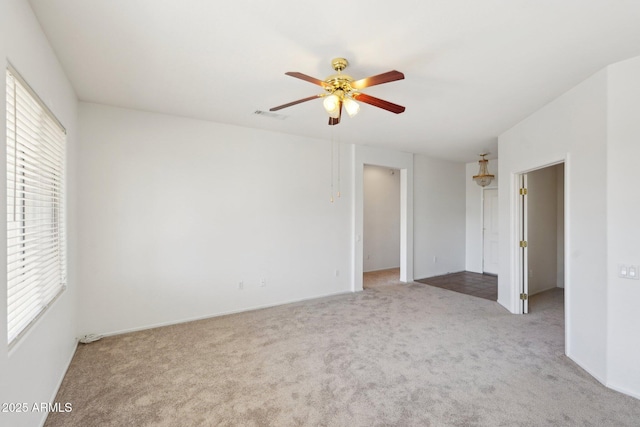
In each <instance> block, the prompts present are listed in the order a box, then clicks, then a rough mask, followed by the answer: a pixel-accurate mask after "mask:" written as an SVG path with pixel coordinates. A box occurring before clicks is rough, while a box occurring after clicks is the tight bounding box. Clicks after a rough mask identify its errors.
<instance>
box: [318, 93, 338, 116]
mask: <svg viewBox="0 0 640 427" xmlns="http://www.w3.org/2000/svg"><path fill="white" fill-rule="evenodd" d="M340 95H342V92H341V91H339V90H337V91H335V92H334V93H332V94H331V95H329V96H326V97H325V98H324V101H323V102H322V105H323V106H324V109H325V110H326V111H327V114H329V116H330V117H333V118H334V119H337V118H338V116H340V101H341V98H342V97H341V96H340Z"/></svg>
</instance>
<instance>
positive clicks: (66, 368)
mask: <svg viewBox="0 0 640 427" xmlns="http://www.w3.org/2000/svg"><path fill="white" fill-rule="evenodd" d="M76 351H78V340H77V339H76V345H75V346H74V347H73V351H72V352H71V356H69V360H68V361H67V364H66V366H65V368H64V370H63V371H62V374H61V375H60V378H59V379H58V383H57V385H56V386H55V387H54V389H53V394H52V395H51V398H50V399H49V402H50V403H55V401H56V396H57V395H58V391H60V387H61V386H62V381H64V377H66V376H67V371H68V370H69V367H70V366H71V362H72V361H73V358H74V357H75V355H76ZM43 415H44V418H43V419H42V421H41V422H40V427H43V426H44V425H45V423H46V422H47V417H48V416H49V413H48V412H45V413H44V414H43Z"/></svg>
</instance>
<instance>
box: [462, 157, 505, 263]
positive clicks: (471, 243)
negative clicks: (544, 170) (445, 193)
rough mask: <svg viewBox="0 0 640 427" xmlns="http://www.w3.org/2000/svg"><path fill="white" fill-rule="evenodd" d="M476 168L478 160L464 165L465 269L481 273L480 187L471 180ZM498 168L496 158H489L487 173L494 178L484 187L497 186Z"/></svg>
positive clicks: (476, 172) (476, 171) (476, 170)
mask: <svg viewBox="0 0 640 427" xmlns="http://www.w3.org/2000/svg"><path fill="white" fill-rule="evenodd" d="M478 169H479V165H478V162H472V163H467V164H466V165H465V173H466V177H465V189H466V201H465V203H466V210H465V215H466V233H465V270H467V271H472V272H475V273H482V271H483V265H482V252H483V246H482V244H483V242H482V234H483V233H482V227H483V224H482V187H480V186H479V185H478V184H476V182H475V181H474V180H473V176H474V175H477V174H478ZM498 169H499V162H498V159H493V160H489V173H490V174H492V175H495V179H494V180H493V181H491V184H489V185H488V186H487V187H486V188H498V182H499V175H498Z"/></svg>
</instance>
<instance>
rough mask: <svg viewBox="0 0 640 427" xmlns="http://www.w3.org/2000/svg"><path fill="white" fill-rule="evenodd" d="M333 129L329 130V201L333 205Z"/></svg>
mask: <svg viewBox="0 0 640 427" xmlns="http://www.w3.org/2000/svg"><path fill="white" fill-rule="evenodd" d="M333 158H334V156H333V127H332V128H331V198H330V199H329V200H330V201H331V203H333Z"/></svg>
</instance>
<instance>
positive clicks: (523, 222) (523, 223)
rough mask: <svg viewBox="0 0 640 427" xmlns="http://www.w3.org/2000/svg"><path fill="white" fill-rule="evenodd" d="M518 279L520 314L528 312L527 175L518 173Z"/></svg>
mask: <svg viewBox="0 0 640 427" xmlns="http://www.w3.org/2000/svg"><path fill="white" fill-rule="evenodd" d="M518 194H519V195H520V267H521V270H520V280H521V282H522V287H521V288H520V289H521V292H520V301H521V302H522V314H527V313H529V275H528V274H527V271H529V249H528V240H529V237H528V236H529V232H528V230H527V221H528V216H527V175H520V188H519V189H518Z"/></svg>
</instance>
